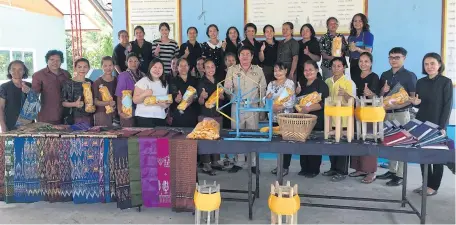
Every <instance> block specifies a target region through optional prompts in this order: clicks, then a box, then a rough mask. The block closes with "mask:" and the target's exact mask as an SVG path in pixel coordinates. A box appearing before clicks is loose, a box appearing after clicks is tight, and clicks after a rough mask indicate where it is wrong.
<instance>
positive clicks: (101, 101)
mask: <svg viewBox="0 0 456 225" xmlns="http://www.w3.org/2000/svg"><path fill="white" fill-rule="evenodd" d="M101 67H102V68H103V75H102V76H101V77H99V78H98V79H97V80H95V82H93V85H92V91H93V98H94V101H95V106H96V107H97V110H96V111H95V114H94V115H93V118H94V125H95V126H112V125H113V120H114V117H115V115H116V114H117V111H116V102H115V101H114V99H113V97H114V94H115V90H116V86H117V78H116V77H113V76H112V71H113V70H114V63H113V60H112V58H111V56H105V57H103V58H102V60H101Z"/></svg>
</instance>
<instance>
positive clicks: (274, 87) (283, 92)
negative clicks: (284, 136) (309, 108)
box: [266, 62, 295, 176]
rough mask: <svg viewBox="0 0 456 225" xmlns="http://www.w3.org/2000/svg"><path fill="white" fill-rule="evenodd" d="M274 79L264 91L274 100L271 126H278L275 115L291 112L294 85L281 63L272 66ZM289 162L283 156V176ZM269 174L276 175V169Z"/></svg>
mask: <svg viewBox="0 0 456 225" xmlns="http://www.w3.org/2000/svg"><path fill="white" fill-rule="evenodd" d="M274 77H275V79H276V80H274V81H271V82H270V83H269V84H268V88H267V90H266V98H268V99H273V100H274V102H273V106H272V111H273V113H274V115H273V126H278V124H277V114H279V113H287V112H293V106H294V100H295V93H294V90H295V87H294V86H295V85H294V82H293V81H292V80H290V79H288V78H287V67H286V66H285V65H284V64H283V63H281V62H277V63H275V65H274ZM288 158H289V160H288ZM290 161H291V155H290V154H285V155H284V160H283V173H282V175H283V176H285V175H287V174H288V167H290ZM271 173H273V174H277V168H275V169H273V170H272V171H271Z"/></svg>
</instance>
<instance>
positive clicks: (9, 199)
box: [4, 137, 14, 203]
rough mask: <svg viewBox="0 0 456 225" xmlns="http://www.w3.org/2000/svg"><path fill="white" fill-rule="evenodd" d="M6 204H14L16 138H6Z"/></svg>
mask: <svg viewBox="0 0 456 225" xmlns="http://www.w3.org/2000/svg"><path fill="white" fill-rule="evenodd" d="M4 186H5V202H6V203H14V138H11V137H8V138H5V184H4Z"/></svg>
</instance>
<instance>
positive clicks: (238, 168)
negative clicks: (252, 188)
mask: <svg viewBox="0 0 456 225" xmlns="http://www.w3.org/2000/svg"><path fill="white" fill-rule="evenodd" d="M239 170H242V167H240V166H233V167H231V169H229V170H228V173H237V172H238V171H239Z"/></svg>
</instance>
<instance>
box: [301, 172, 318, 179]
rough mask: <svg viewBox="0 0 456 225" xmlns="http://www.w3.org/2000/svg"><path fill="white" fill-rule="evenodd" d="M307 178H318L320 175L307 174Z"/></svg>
mask: <svg viewBox="0 0 456 225" xmlns="http://www.w3.org/2000/svg"><path fill="white" fill-rule="evenodd" d="M304 176H305V177H306V178H314V177H316V176H318V173H307V174H306V175H304Z"/></svg>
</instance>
